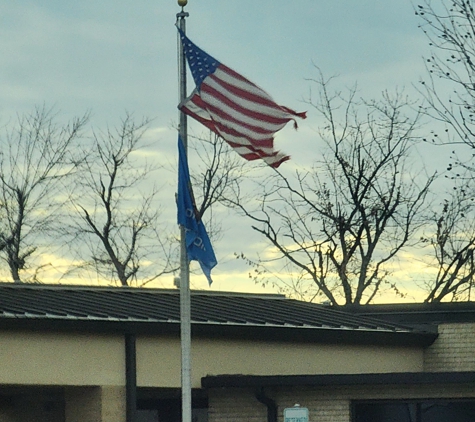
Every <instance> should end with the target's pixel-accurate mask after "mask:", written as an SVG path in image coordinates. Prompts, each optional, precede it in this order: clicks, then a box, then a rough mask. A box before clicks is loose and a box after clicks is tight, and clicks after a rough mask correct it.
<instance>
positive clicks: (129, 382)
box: [125, 333, 137, 422]
mask: <svg viewBox="0 0 475 422" xmlns="http://www.w3.org/2000/svg"><path fill="white" fill-rule="evenodd" d="M125 397H126V420H127V422H135V421H136V419H137V418H136V415H137V355H136V338H135V334H130V333H126V334H125Z"/></svg>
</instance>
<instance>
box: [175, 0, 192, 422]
mask: <svg viewBox="0 0 475 422" xmlns="http://www.w3.org/2000/svg"><path fill="white" fill-rule="evenodd" d="M187 3H188V1H187V0H178V5H179V6H181V12H180V13H177V15H176V18H177V25H178V27H179V28H180V30H181V31H182V32H183V33H186V20H185V19H186V18H187V17H188V16H189V14H188V13H187V12H185V11H184V7H185V6H186V4H187ZM178 52H179V53H178V72H179V78H180V103H182V102H183V101H184V100H185V99H186V60H185V52H184V50H183V44H182V43H181V42H179V43H178ZM179 132H180V138H181V140H182V142H183V146H184V149H185V152H187V150H188V139H187V136H188V133H187V132H188V131H187V121H186V115H185V114H184V113H183V112H180V128H179ZM180 339H181V408H182V422H191V294H190V267H189V261H188V253H187V250H186V233H185V227H183V226H180Z"/></svg>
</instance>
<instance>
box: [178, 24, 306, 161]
mask: <svg viewBox="0 0 475 422" xmlns="http://www.w3.org/2000/svg"><path fill="white" fill-rule="evenodd" d="M179 33H180V37H181V42H182V45H183V49H184V51H185V55H186V59H187V61H188V65H189V67H190V70H191V74H192V75H193V79H194V80H195V84H196V88H195V90H194V91H193V93H192V94H191V95H190V96H189V97H188V98H187V99H186V100H185V101H184V102H183V103H182V104H180V105H179V109H180V110H181V111H183V112H184V113H185V114H187V115H189V116H191V117H193V118H194V119H195V120H197V121H199V122H200V123H202V124H203V125H205V126H206V127H207V128H209V129H210V130H212V131H213V132H215V133H216V134H218V135H219V136H220V137H221V138H223V139H224V140H225V141H226V142H227V143H228V144H229V145H230V146H231V147H232V148H234V150H235V151H236V152H237V153H238V154H239V155H241V156H242V157H244V158H245V159H246V160H257V159H262V160H264V161H265V162H266V163H267V164H268V165H269V166H271V167H275V168H277V167H279V166H280V164H282V163H283V162H284V161H287V160H288V159H289V158H290V157H289V156H288V155H285V154H283V153H281V152H279V151H276V150H275V149H274V135H275V133H276V132H277V131H279V130H280V129H282V128H283V127H284V126H285V125H286V123H288V122H289V121H290V120H293V122H294V126H295V127H297V123H296V121H295V117H300V118H303V119H305V117H306V115H305V113H297V112H295V111H293V110H291V109H289V108H287V107H283V106H280V105H278V104H276V103H275V102H274V100H273V99H272V98H271V97H270V96H269V95H268V94H267V93H266V92H265V91H263V90H262V89H261V88H259V87H258V86H257V85H255V84H253V83H252V82H251V81H249V80H248V79H246V78H244V77H243V76H241V75H239V74H238V73H236V72H235V71H234V70H232V69H230V68H229V67H227V66H225V65H223V64H221V63H220V62H218V61H217V60H216V59H214V58H213V57H211V56H210V55H209V54H207V53H206V52H205V51H203V50H201V49H200V48H199V47H197V46H196V45H195V44H194V43H192V42H191V41H190V40H189V39H188V38H187V37H186V35H185V34H184V33H183V32H182V31H180V30H179Z"/></svg>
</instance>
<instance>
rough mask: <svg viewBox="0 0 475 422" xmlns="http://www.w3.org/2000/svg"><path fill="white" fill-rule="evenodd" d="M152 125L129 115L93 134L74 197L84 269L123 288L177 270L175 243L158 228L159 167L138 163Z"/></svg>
mask: <svg viewBox="0 0 475 422" xmlns="http://www.w3.org/2000/svg"><path fill="white" fill-rule="evenodd" d="M148 124H149V121H148V120H147V119H145V120H143V121H141V122H140V123H136V122H135V121H134V119H133V118H132V116H131V115H126V116H125V118H124V119H123V120H122V122H121V124H120V125H119V126H118V127H117V128H115V129H108V130H107V131H105V132H95V133H94V135H93V140H94V147H93V150H92V151H91V152H90V153H89V154H88V156H87V158H86V159H85V161H84V163H83V165H82V166H83V167H82V172H81V174H80V177H79V178H78V181H77V186H76V188H75V192H74V194H73V195H72V196H71V198H72V203H73V205H74V208H75V209H76V211H77V214H76V217H79V218H76V219H75V220H74V222H75V223H74V225H73V230H72V233H74V235H75V237H76V238H77V240H79V241H81V243H82V244H83V245H84V246H85V247H86V248H82V247H77V244H78V242H77V241H76V242H75V243H74V244H73V245H74V248H75V250H76V251H77V253H78V255H79V256H80V257H81V258H82V262H83V264H82V267H81V268H80V269H84V268H93V269H94V271H95V272H96V274H97V276H98V277H99V278H100V279H102V280H104V279H105V280H108V281H109V282H112V283H118V284H119V285H121V286H130V285H133V284H139V285H144V284H147V283H149V282H151V281H153V280H156V279H157V278H158V277H160V276H162V275H164V274H168V273H170V272H173V271H174V270H175V267H176V262H175V261H174V248H175V244H174V241H173V239H172V237H171V236H168V235H167V232H166V230H160V229H159V216H160V210H159V208H158V203H157V195H158V192H159V191H158V188H157V186H156V184H155V183H154V182H153V180H151V176H153V171H154V169H155V168H154V167H152V166H150V165H149V164H148V163H147V162H146V160H141V161H139V160H138V159H137V153H138V152H139V151H140V149H141V147H143V135H144V133H145V131H146V130H147V127H148ZM86 253H87V255H88V257H86V256H85V254H86Z"/></svg>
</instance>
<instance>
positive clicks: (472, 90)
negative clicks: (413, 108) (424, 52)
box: [416, 0, 475, 148]
mask: <svg viewBox="0 0 475 422" xmlns="http://www.w3.org/2000/svg"><path fill="white" fill-rule="evenodd" d="M416 14H417V15H418V16H419V17H420V19H421V22H422V23H421V25H420V26H421V28H422V29H423V31H424V33H425V34H426V35H427V37H428V39H429V43H430V46H431V48H432V52H431V54H430V56H429V57H427V58H426V67H427V71H428V75H429V79H428V80H426V81H421V83H422V86H423V90H422V92H423V94H424V96H425V98H426V100H427V102H428V107H427V108H426V109H425V110H426V112H427V113H428V114H429V115H430V116H431V117H433V118H434V119H436V120H437V121H440V122H442V123H443V124H444V125H445V129H444V130H445V131H446V132H447V136H448V137H447V138H446V139H444V138H443V137H441V136H437V133H435V134H434V135H435V136H434V138H433V139H432V140H433V141H434V142H436V143H438V142H443V143H454V144H457V143H459V144H466V145H468V146H469V147H470V148H475V126H474V124H475V12H474V6H473V2H472V1H471V0H424V1H423V2H422V3H421V4H419V5H417V6H416ZM444 82H445V83H444Z"/></svg>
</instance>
